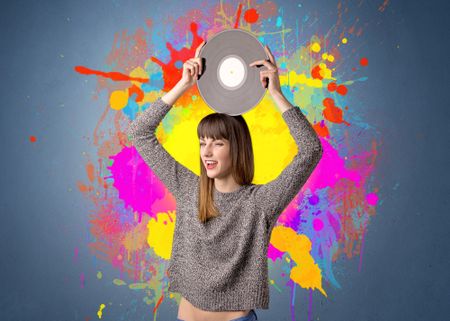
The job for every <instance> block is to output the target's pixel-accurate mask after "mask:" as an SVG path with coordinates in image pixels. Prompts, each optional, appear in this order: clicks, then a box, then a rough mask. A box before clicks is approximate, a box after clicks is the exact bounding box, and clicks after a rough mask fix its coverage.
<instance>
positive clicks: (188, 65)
mask: <svg viewBox="0 0 450 321" xmlns="http://www.w3.org/2000/svg"><path fill="white" fill-rule="evenodd" d="M186 68H187V69H188V70H189V75H191V76H194V73H195V68H194V64H193V63H192V62H191V61H189V60H188V61H186Z"/></svg>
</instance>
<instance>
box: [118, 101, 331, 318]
mask: <svg viewBox="0 0 450 321" xmlns="http://www.w3.org/2000/svg"><path fill="white" fill-rule="evenodd" d="M171 107H172V106H171V105H168V104H166V103H164V101H163V100H161V97H159V98H158V99H157V100H156V101H154V102H153V103H152V105H151V106H149V108H148V109H146V110H145V111H143V112H142V113H140V114H139V115H138V116H137V117H136V119H135V120H134V121H133V122H132V123H131V124H130V126H129V127H128V129H127V130H126V134H127V135H128V136H129V138H130V140H131V142H132V143H133V145H134V146H135V148H136V149H137V151H138V152H139V154H140V155H141V156H142V158H143V159H144V160H145V162H146V163H147V164H148V166H150V168H151V170H152V171H153V173H155V174H156V175H157V176H158V177H159V178H160V179H161V181H162V182H163V183H164V184H165V186H166V187H167V189H168V190H169V191H170V192H171V193H172V195H173V196H174V197H175V199H176V203H177V207H176V215H177V219H176V224H175V232H174V237H173V247H172V257H171V259H170V262H169V267H168V275H169V286H168V290H169V291H170V292H178V293H180V294H181V295H182V296H183V297H184V298H186V299H187V300H188V301H189V302H191V303H192V304H193V305H194V306H196V307H198V308H200V309H203V310H209V311H226V310H246V309H268V308H269V281H268V265H267V263H268V262H267V250H268V243H269V239H270V234H271V231H272V228H273V227H274V225H275V223H276V221H277V218H278V217H279V215H280V214H281V212H282V211H283V210H284V209H285V208H286V207H287V205H289V203H290V202H291V201H292V199H293V198H294V197H295V196H296V195H297V193H298V192H299V191H300V188H301V187H302V186H303V185H304V184H305V182H306V180H307V179H308V177H309V176H310V174H311V172H312V171H313V170H314V168H315V167H316V165H317V163H318V162H319V160H320V158H321V156H322V145H321V143H320V140H319V138H318V137H317V134H316V133H315V131H314V129H313V128H312V126H311V125H310V123H309V122H308V120H307V119H306V117H305V116H304V115H303V114H302V112H301V111H300V109H299V108H297V107H294V108H291V109H288V110H287V111H284V112H283V113H282V117H283V119H284V121H285V122H286V124H287V126H288V128H289V131H290V133H291V135H292V137H293V138H294V140H295V142H296V144H297V147H298V153H297V155H296V156H295V157H294V158H293V160H292V161H291V163H290V164H289V165H288V166H287V167H286V168H285V169H284V170H283V171H282V172H281V174H280V175H279V176H278V177H277V178H276V179H274V180H272V181H271V182H269V183H267V184H250V185H244V186H241V187H240V188H238V189H237V190H235V191H233V192H230V193H221V192H219V191H218V190H216V189H214V200H215V204H216V206H217V208H218V210H219V213H220V215H219V216H218V217H216V218H213V219H210V220H209V221H208V222H207V223H205V224H203V223H201V222H200V221H199V219H198V218H197V215H198V195H197V193H198V187H199V177H198V176H197V175H196V174H195V173H193V172H192V171H190V170H189V169H188V168H186V167H185V166H183V165H182V164H180V163H178V162H177V161H176V160H175V159H174V158H173V157H172V156H171V155H170V154H169V153H168V152H167V151H166V150H165V149H164V148H163V146H162V145H161V144H160V143H159V141H158V140H157V138H156V135H155V131H156V128H157V127H158V125H159V123H160V122H161V121H162V119H163V118H164V116H165V115H166V114H167V112H168V111H169V110H170V109H171Z"/></svg>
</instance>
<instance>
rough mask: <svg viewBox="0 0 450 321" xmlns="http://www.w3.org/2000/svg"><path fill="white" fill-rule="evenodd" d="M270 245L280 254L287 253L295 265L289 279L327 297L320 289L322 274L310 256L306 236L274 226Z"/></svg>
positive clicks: (286, 228) (308, 242)
mask: <svg viewBox="0 0 450 321" xmlns="http://www.w3.org/2000/svg"><path fill="white" fill-rule="evenodd" d="M270 243H272V245H273V246H275V247H276V248H277V249H278V250H280V251H282V252H287V253H288V254H289V255H290V256H291V258H292V260H294V262H295V263H296V264H297V266H295V267H293V268H292V270H291V273H290V277H291V279H292V280H293V281H294V282H295V283H297V284H299V285H300V286H301V287H302V288H305V289H318V290H319V291H320V292H321V293H322V294H323V295H324V296H326V297H327V294H326V292H325V290H324V289H323V288H322V274H321V270H320V268H319V266H318V265H317V264H316V263H315V262H314V258H313V257H312V256H311V254H310V252H311V241H310V240H309V238H308V237H307V236H306V235H303V234H297V233H296V232H295V231H294V230H293V229H291V228H289V227H285V226H275V227H274V229H273V231H272V235H271V238H270Z"/></svg>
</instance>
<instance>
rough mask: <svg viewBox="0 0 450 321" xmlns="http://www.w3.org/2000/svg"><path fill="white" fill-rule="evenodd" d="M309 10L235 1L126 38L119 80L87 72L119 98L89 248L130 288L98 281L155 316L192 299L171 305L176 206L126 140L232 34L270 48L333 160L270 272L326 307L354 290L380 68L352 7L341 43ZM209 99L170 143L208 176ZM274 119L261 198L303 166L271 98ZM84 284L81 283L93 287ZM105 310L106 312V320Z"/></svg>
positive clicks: (259, 155)
mask: <svg viewBox="0 0 450 321" xmlns="http://www.w3.org/2000/svg"><path fill="white" fill-rule="evenodd" d="M388 2H389V1H387V0H386V1H385V2H384V3H383V5H382V6H380V8H379V10H380V11H384V10H385V8H386V6H387V4H388ZM186 6H188V5H187V4H186ZM298 8H301V9H297V10H298V11H297V12H296V13H295V14H293V13H287V12H283V8H282V7H278V5H277V4H276V3H274V2H263V3H260V4H258V5H255V6H254V7H247V4H244V3H239V4H238V5H234V4H230V3H223V1H220V3H219V4H212V5H209V6H208V5H205V8H202V10H199V9H197V8H186V10H185V14H184V15H182V16H180V17H178V18H177V19H166V20H165V21H167V22H166V24H164V23H163V24H161V23H159V22H158V23H156V21H155V22H154V21H153V20H152V19H146V20H145V21H143V22H142V27H138V28H137V29H136V31H135V32H134V33H132V34H128V33H127V32H126V31H123V32H119V31H117V32H116V33H115V36H114V43H113V45H112V50H111V52H110V53H109V54H108V56H107V58H106V61H107V67H105V68H104V69H105V70H108V71H99V70H94V69H89V68H87V67H84V66H76V67H74V70H75V71H76V72H78V73H80V74H83V75H95V76H97V77H96V79H97V87H96V94H97V96H96V97H95V98H98V97H100V94H101V93H103V92H106V93H107V97H108V100H107V101H105V102H104V105H105V109H104V111H103V113H102V115H101V117H100V119H99V120H98V123H97V125H96V127H95V129H94V134H93V139H92V144H93V147H94V148H95V149H96V153H95V154H93V155H90V154H86V155H87V156H86V160H85V164H84V169H85V176H84V177H82V178H80V179H79V180H78V181H77V186H78V190H79V191H80V192H81V193H82V194H83V195H85V197H86V198H87V199H88V200H89V201H90V202H91V204H92V205H93V207H94V209H93V210H92V211H91V212H90V213H89V214H88V215H87V220H88V223H89V233H90V240H89V243H88V248H89V250H90V252H91V253H92V254H93V255H95V257H96V258H98V259H100V260H102V261H105V262H108V263H109V264H110V265H111V266H112V267H114V268H116V269H117V271H118V272H119V274H120V275H119V276H117V277H116V276H115V277H113V278H110V279H108V278H107V277H106V276H104V275H103V274H102V272H101V271H98V272H97V279H98V280H103V281H104V282H112V283H113V284H114V285H116V286H120V287H124V288H125V289H129V290H130V291H141V292H142V293H143V297H144V299H143V302H145V303H146V304H148V305H153V306H154V307H153V310H152V311H153V313H154V314H156V312H157V309H158V307H159V306H160V304H161V303H162V302H163V301H164V300H165V299H176V300H178V299H179V297H178V296H175V295H174V294H172V293H167V282H168V278H167V276H168V271H167V266H166V264H167V261H168V260H169V259H170V256H171V248H172V240H173V233H174V227H175V223H176V203H175V199H174V198H173V196H172V195H171V194H170V193H169V192H168V190H167V189H166V188H165V186H164V185H163V184H162V182H161V181H160V180H159V179H158V177H157V176H156V175H155V174H154V173H153V172H152V171H151V169H150V168H149V167H148V165H147V164H146V163H145V162H144V160H143V159H142V158H141V157H140V155H139V154H138V152H137V151H136V149H135V148H134V147H133V146H132V145H131V144H130V142H129V141H128V138H127V137H126V135H125V134H124V132H125V128H126V127H127V125H128V123H129V122H130V121H132V120H134V119H135V117H136V116H137V114H139V113H140V112H143V111H144V110H146V108H148V107H149V106H150V104H151V102H153V101H154V100H155V99H156V98H157V97H158V96H160V95H161V93H163V92H167V91H169V90H170V89H172V88H173V86H174V85H175V84H176V83H177V82H178V81H179V79H180V78H181V73H182V65H183V63H184V62H185V61H186V60H188V59H189V58H191V57H193V55H194V53H195V49H196V48H197V47H198V45H199V44H200V43H201V42H202V41H203V40H204V39H208V38H211V37H212V36H213V35H214V34H216V33H217V32H220V31H222V30H226V29H232V28H241V29H243V30H247V31H248V32H251V33H253V34H254V35H255V36H257V37H258V39H259V40H260V41H261V42H262V43H263V44H269V46H270V48H271V49H272V52H273V53H274V54H275V58H276V59H277V62H278V63H279V70H280V85H281V87H282V91H283V93H285V95H286V98H288V99H289V100H290V101H291V102H293V103H294V104H295V105H296V106H298V108H301V110H302V111H303V112H304V114H305V115H306V117H307V118H308V119H309V120H310V122H311V124H312V125H313V128H314V130H315V131H316V132H317V133H318V135H319V137H320V139H321V143H322V146H323V149H324V153H323V157H322V159H321V161H320V163H319V164H318V166H317V167H316V169H315V171H314V172H313V173H312V175H311V176H310V178H309V179H308V182H307V183H306V184H305V186H304V187H303V188H302V190H301V191H300V193H299V194H298V195H297V196H296V198H295V199H294V200H293V201H292V202H291V204H290V206H288V207H287V208H286V209H285V210H284V211H283V213H281V215H280V217H279V220H278V222H277V225H276V226H275V227H274V228H273V230H272V235H271V241H270V244H268V253H267V255H268V258H269V259H270V260H271V261H277V260H279V262H282V263H281V264H282V270H281V271H279V273H280V275H281V276H287V277H289V279H290V283H287V284H286V285H288V286H290V287H292V288H294V289H295V287H294V285H299V286H300V287H301V288H302V289H305V290H308V291H309V295H310V296H311V295H312V291H313V290H314V291H316V290H317V291H319V292H320V293H322V295H324V296H326V295H327V294H326V291H325V287H335V288H340V284H339V280H338V279H337V278H336V276H335V274H334V271H333V265H334V262H336V260H337V259H339V258H342V257H344V258H348V259H350V258H352V257H354V256H357V255H359V256H360V260H361V256H362V253H363V251H362V249H363V244H364V235H365V232H366V230H367V227H368V226H369V225H370V219H371V218H372V217H373V216H374V215H375V212H376V209H377V208H376V206H377V204H379V202H380V200H379V199H378V197H379V195H380V194H379V188H378V187H377V186H376V184H377V181H376V177H374V172H375V164H376V161H377V157H378V154H379V149H380V146H381V144H380V143H379V140H380V139H379V137H377V132H376V130H375V129H374V128H373V125H371V124H370V123H369V120H368V119H367V118H364V116H365V112H364V110H362V109H363V108H364V106H361V104H358V105H357V104H356V102H355V97H358V99H359V98H360V97H361V96H364V95H363V94H361V92H363V91H364V90H368V88H367V86H366V87H364V82H365V81H367V79H368V78H367V77H365V75H364V74H363V75H358V77H356V78H352V77H354V76H352V75H356V74H357V73H364V72H365V70H366V69H365V68H359V67H358V68H355V64H358V63H359V66H362V67H368V57H364V55H365V54H364V53H362V52H359V51H358V48H360V47H361V46H360V45H361V39H362V38H361V37H362V35H363V25H364V24H363V22H362V21H360V20H359V18H358V19H348V18H349V17H348V16H346V15H348V10H347V8H346V7H345V4H344V3H342V2H339V3H338V5H337V8H336V10H337V21H336V22H335V23H334V25H331V26H330V28H327V29H329V30H330V32H327V33H326V34H320V33H318V30H321V28H317V24H318V23H325V22H327V23H328V22H330V21H331V19H330V17H329V16H328V15H327V14H326V13H321V16H318V15H317V14H312V13H311V12H307V11H306V10H307V9H306V8H304V7H302V6H301V5H300V6H299V7H298ZM333 14H336V13H333ZM347 21H351V22H349V23H348V22H347ZM344 22H345V23H344ZM364 26H365V25H364ZM167 30H171V32H170V33H169V32H168V31H167ZM162 35H163V36H162ZM148 39H152V41H151V42H150V41H148ZM349 39H350V40H351V41H349ZM344 45H345V46H344ZM349 50H353V51H352V52H351V54H349ZM355 57H357V58H355ZM359 57H362V58H359ZM356 67H357V66H356ZM350 71H352V72H350ZM105 79H106V80H108V81H105ZM199 97H200V95H199V92H198V88H196V87H195V86H194V87H192V88H191V89H190V90H189V91H188V92H186V93H185V94H184V95H183V96H182V97H180V98H179V100H178V101H177V104H176V105H175V106H174V108H172V109H171V111H170V112H169V113H168V115H167V116H166V117H165V118H164V120H163V121H162V122H161V125H160V126H159V127H158V130H157V132H156V134H157V138H158V140H159V141H160V143H161V144H162V145H163V146H164V148H165V149H166V150H167V151H168V152H169V153H170V154H171V155H172V156H173V157H174V158H175V159H177V160H178V161H179V162H180V163H183V165H185V166H187V167H189V168H190V169H192V171H194V172H196V173H199V163H198V150H197V145H196V139H197V138H196V135H195V130H196V126H197V124H198V122H199V120H200V119H201V118H202V117H204V116H206V115H207V114H209V113H210V112H211V110H210V109H209V107H208V106H207V105H206V104H205V103H204V102H203V101H202V100H201V99H198V98H199ZM260 105H261V106H258V108H255V109H253V110H252V111H250V112H248V113H246V114H245V115H244V118H245V119H246V121H247V123H248V124H249V125H250V127H251V129H252V140H253V147H254V150H255V164H256V170H255V179H254V183H256V184H260V183H265V182H268V181H270V180H272V179H274V178H276V177H277V176H278V175H279V173H280V172H281V171H282V170H283V169H284V168H285V167H286V166H287V165H288V164H289V161H290V160H291V159H292V157H293V156H294V155H295V154H296V153H297V152H298V150H297V146H296V145H295V142H294V141H293V140H292V137H291V136H290V134H289V131H288V129H287V126H286V124H285V123H284V122H283V121H282V118H281V116H280V114H279V112H278V110H277V109H276V108H274V104H273V101H272V100H271V99H270V97H265V98H264V99H263V100H262V101H261V103H260ZM356 105H357V106H356ZM362 105H364V104H362ZM355 107H358V108H355ZM31 137H34V136H30V141H32V138H31ZM34 139H35V138H34ZM77 251H78V249H77ZM77 256H78V252H76V254H74V258H75V257H77ZM289 257H290V258H289ZM360 266H361V264H360ZM277 272H278V271H277ZM84 280H85V279H84V274H81V276H80V283H81V285H82V286H84V282H85V281H84ZM270 284H271V286H273V287H274V288H275V289H276V290H277V291H284V289H285V288H284V287H283V285H282V284H276V282H275V281H274V280H271V282H270ZM294 301H295V300H292V302H294ZM105 307H106V306H105V305H104V304H102V305H100V309H99V311H98V317H99V318H101V316H102V310H103V309H104V308H105ZM310 312H311V309H310V310H309V312H308V313H310Z"/></svg>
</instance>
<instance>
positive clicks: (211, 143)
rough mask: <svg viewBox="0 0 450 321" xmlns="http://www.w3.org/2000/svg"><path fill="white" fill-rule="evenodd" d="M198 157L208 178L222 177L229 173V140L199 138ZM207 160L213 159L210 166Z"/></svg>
mask: <svg viewBox="0 0 450 321" xmlns="http://www.w3.org/2000/svg"><path fill="white" fill-rule="evenodd" d="M200 157H201V159H202V163H203V166H205V169H206V173H207V175H208V177H210V178H224V177H227V176H228V175H230V174H231V157H230V142H229V141H228V140H226V139H217V140H214V138H204V139H203V138H200ZM208 160H212V161H215V163H214V164H213V165H212V166H211V165H209V164H208V163H209V162H207V161H208Z"/></svg>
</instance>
